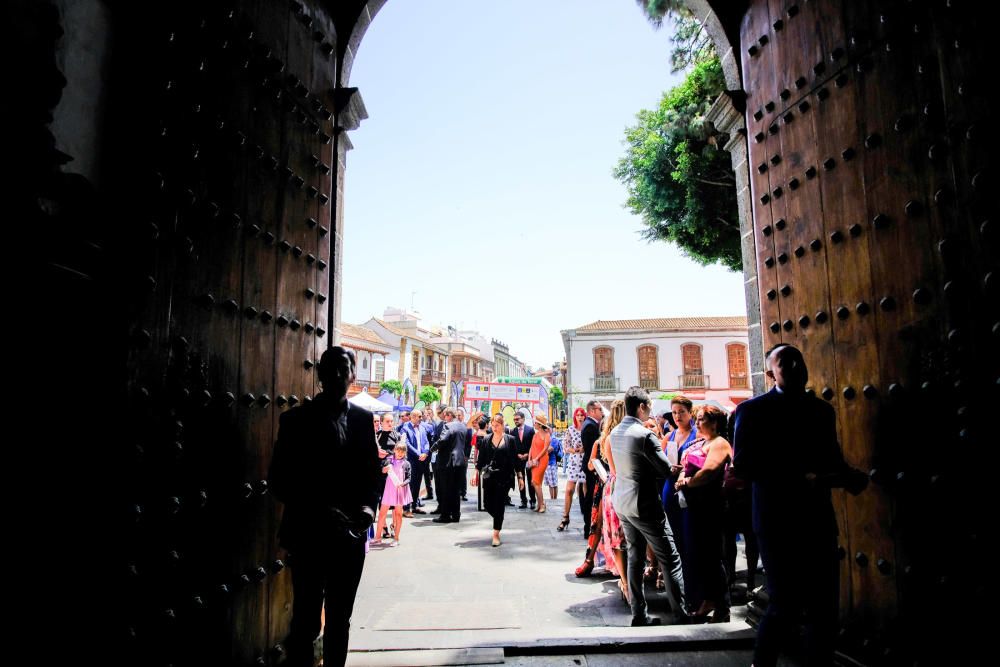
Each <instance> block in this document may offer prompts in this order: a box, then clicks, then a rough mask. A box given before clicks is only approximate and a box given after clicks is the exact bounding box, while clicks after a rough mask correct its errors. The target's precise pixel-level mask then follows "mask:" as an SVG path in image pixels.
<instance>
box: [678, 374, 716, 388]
mask: <svg viewBox="0 0 1000 667" xmlns="http://www.w3.org/2000/svg"><path fill="white" fill-rule="evenodd" d="M677 386H678V387H680V388H681V389H708V388H709V386H710V385H709V376H708V375H678V376H677Z"/></svg>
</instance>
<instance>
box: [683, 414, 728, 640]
mask: <svg viewBox="0 0 1000 667" xmlns="http://www.w3.org/2000/svg"><path fill="white" fill-rule="evenodd" d="M726 420H727V418H726V413H725V412H723V411H722V410H721V409H719V408H717V407H715V406H713V405H701V406H699V407H698V409H697V410H695V423H696V424H697V427H698V435H699V439H698V440H696V441H695V442H694V443H693V444H692V445H691V446H690V447H688V448H687V449H686V450H685V452H684V457H683V458H682V459H681V468H682V470H681V474H680V477H679V478H678V479H677V490H678V492H680V493H683V494H684V499H685V501H686V504H687V507H686V508H685V509H682V510H681V512H682V513H685V514H687V520H686V521H684V522H683V523H684V525H685V527H686V528H687V534H686V535H685V536H684V545H685V553H684V554H683V555H682V557H681V558H682V560H683V562H684V563H685V565H684V567H685V569H690V572H691V578H692V580H693V581H694V582H695V584H696V586H695V590H696V591H697V593H698V594H700V595H698V597H700V598H701V606H700V607H699V608H698V609H697V611H695V612H694V613H693V615H694V616H695V617H697V618H701V619H704V620H708V614H709V613H712V619H711V620H712V622H713V623H720V622H723V623H724V622H727V621H729V581H728V577H727V576H726V568H725V565H724V563H723V559H724V549H723V521H722V518H723V503H722V478H723V474H724V473H725V470H726V465H727V464H728V463H729V462H730V461H732V458H733V448H732V447H731V446H730V444H729V441H728V440H726V439H725V438H724V437H723V436H722V434H723V433H725V432H726ZM689 599H691V600H696V599H698V598H697V597H690V598H689Z"/></svg>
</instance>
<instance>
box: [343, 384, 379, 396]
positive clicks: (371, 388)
mask: <svg viewBox="0 0 1000 667" xmlns="http://www.w3.org/2000/svg"><path fill="white" fill-rule="evenodd" d="M381 387H382V383H381V382H374V381H369V380H355V381H354V382H352V383H351V386H350V387H349V388H348V389H347V395H348V396H355V395H357V394H360V393H361V392H362V391H364V390H365V389H367V390H368V394H369V395H370V396H371V397H372V398H376V397H378V395H379V394H381V393H382V390H381Z"/></svg>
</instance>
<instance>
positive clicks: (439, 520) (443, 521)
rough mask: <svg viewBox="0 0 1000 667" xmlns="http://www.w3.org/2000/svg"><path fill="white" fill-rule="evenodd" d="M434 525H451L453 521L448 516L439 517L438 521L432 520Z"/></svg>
mask: <svg viewBox="0 0 1000 667" xmlns="http://www.w3.org/2000/svg"><path fill="white" fill-rule="evenodd" d="M431 520H432V521H433V522H434V523H451V519H450V518H448V517H446V516H439V517H438V518H436V519H431Z"/></svg>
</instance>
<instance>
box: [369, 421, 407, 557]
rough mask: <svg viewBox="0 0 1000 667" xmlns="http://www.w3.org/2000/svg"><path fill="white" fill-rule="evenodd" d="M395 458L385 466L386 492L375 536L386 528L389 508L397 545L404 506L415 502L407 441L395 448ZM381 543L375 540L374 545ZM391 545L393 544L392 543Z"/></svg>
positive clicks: (383, 495) (379, 512) (379, 534)
mask: <svg viewBox="0 0 1000 667" xmlns="http://www.w3.org/2000/svg"><path fill="white" fill-rule="evenodd" d="M393 454H394V458H393V459H392V462H391V463H388V464H387V465H385V466H383V468H382V474H384V475H385V476H386V477H385V490H384V491H383V492H382V506H381V507H380V508H379V511H378V525H377V526H376V527H375V535H376V536H381V535H382V529H383V528H384V527H385V515H386V513H388V511H389V508H390V507H391V508H392V534H393V537H395V539H396V541H395V544H397V545H398V544H399V531H400V530H402V528H403V506H404V505H409V504H410V503H412V502H413V497H412V496H411V495H410V473H411V468H410V462H409V461H407V460H406V441H405V440H404V441H402V442H399V443H397V444H396V446H395V447H394V448H393ZM379 542H381V540H380V539H376V540H374V541H373V542H372V543H373V544H378V543H379ZM390 544H393V543H392V542H390Z"/></svg>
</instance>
